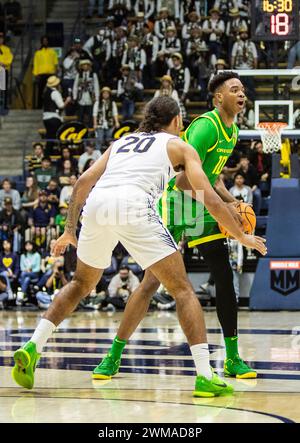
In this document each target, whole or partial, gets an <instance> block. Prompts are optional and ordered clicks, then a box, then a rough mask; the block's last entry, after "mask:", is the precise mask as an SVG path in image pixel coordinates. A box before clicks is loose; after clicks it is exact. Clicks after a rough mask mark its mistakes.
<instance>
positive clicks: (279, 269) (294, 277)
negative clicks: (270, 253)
mask: <svg viewBox="0 0 300 443" xmlns="http://www.w3.org/2000/svg"><path fill="white" fill-rule="evenodd" d="M270 271H271V274H270V279H271V283H270V285H271V289H273V291H276V292H278V293H279V294H281V295H284V296H288V295H290V294H292V293H293V292H296V291H297V290H298V289H299V288H300V261H298V260H285V261H282V260H271V261H270Z"/></svg>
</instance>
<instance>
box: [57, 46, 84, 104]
mask: <svg viewBox="0 0 300 443" xmlns="http://www.w3.org/2000/svg"><path fill="white" fill-rule="evenodd" d="M75 41H78V42H81V40H80V39H77V38H76V40H75V39H74V43H75ZM79 59H80V54H79V52H78V51H76V49H75V45H73V46H72V47H71V49H70V50H69V51H68V52H67V54H66V56H65V58H64V60H63V78H62V82H61V87H62V96H63V97H64V98H65V97H67V96H70V97H72V91H73V85H74V81H75V77H76V74H77V72H78V63H79Z"/></svg>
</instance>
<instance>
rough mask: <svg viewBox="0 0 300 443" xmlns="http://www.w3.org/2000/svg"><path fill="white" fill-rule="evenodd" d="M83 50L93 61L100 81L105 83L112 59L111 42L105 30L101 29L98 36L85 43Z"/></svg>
mask: <svg viewBox="0 0 300 443" xmlns="http://www.w3.org/2000/svg"><path fill="white" fill-rule="evenodd" d="M83 49H84V50H85V51H87V52H88V54H89V56H90V57H91V59H92V60H93V64H94V70H95V72H97V73H98V75H99V78H100V81H102V82H103V81H104V79H105V77H106V75H107V72H106V70H107V64H108V61H109V59H110V57H111V42H110V40H109V38H107V37H106V35H105V29H103V28H101V29H99V31H98V34H96V35H94V36H92V37H90V38H89V39H88V40H87V41H86V42H85V44H84V46H83ZM91 66H92V65H91Z"/></svg>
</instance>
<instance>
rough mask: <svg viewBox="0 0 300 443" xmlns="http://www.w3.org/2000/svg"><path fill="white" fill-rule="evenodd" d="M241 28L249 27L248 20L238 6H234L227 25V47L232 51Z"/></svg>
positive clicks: (230, 11)
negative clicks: (242, 15) (243, 17)
mask: <svg viewBox="0 0 300 443" xmlns="http://www.w3.org/2000/svg"><path fill="white" fill-rule="evenodd" d="M240 28H247V22H246V20H244V19H242V18H241V13H240V10H239V9H238V8H232V9H230V10H229V20H228V22H227V25H226V37H227V39H228V45H227V48H228V51H229V52H231V50H232V46H233V44H234V42H235V41H236V40H237V38H238V36H239V30H240Z"/></svg>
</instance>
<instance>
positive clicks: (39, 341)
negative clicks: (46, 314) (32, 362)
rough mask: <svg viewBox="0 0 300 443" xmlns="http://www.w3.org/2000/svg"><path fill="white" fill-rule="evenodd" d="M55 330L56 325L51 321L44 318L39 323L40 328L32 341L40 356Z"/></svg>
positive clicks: (35, 332)
mask: <svg viewBox="0 0 300 443" xmlns="http://www.w3.org/2000/svg"><path fill="white" fill-rule="evenodd" d="M55 328H56V326H55V324H54V323H52V322H51V321H49V320H46V319H45V318H42V320H41V321H40V322H39V324H38V327H37V328H36V330H35V331H34V333H33V336H32V338H31V340H30V341H32V342H33V343H35V345H36V350H37V352H38V353H39V354H40V353H41V352H42V350H43V347H44V346H45V344H46V343H47V340H48V339H49V338H50V337H51V335H52V332H53V331H54V330H55Z"/></svg>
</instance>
